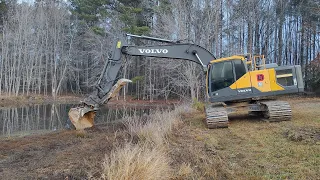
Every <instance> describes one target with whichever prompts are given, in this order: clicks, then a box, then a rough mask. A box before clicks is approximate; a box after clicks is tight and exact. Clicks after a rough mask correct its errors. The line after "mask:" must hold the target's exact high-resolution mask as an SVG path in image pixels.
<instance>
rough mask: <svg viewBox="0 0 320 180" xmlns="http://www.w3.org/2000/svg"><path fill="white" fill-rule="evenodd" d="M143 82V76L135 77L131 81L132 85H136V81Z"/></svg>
mask: <svg viewBox="0 0 320 180" xmlns="http://www.w3.org/2000/svg"><path fill="white" fill-rule="evenodd" d="M143 80H144V76H136V77H134V78H132V79H131V81H132V83H133V84H135V83H137V82H138V81H140V82H141V81H143Z"/></svg>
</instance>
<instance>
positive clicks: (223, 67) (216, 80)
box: [208, 61, 237, 102]
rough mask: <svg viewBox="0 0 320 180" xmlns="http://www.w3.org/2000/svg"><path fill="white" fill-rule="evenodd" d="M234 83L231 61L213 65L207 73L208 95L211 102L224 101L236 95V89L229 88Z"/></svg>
mask: <svg viewBox="0 0 320 180" xmlns="http://www.w3.org/2000/svg"><path fill="white" fill-rule="evenodd" d="M234 83H235V76H234V70H233V63H232V61H222V62H217V63H213V64H212V65H211V66H210V73H209V89H208V90H209V94H210V97H211V98H210V101H211V102H220V101H222V102H223V101H225V99H228V98H231V97H232V96H236V95H237V90H236V89H231V88H230V86H231V85H232V84H234Z"/></svg>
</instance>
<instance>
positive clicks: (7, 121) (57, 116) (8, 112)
mask: <svg viewBox="0 0 320 180" xmlns="http://www.w3.org/2000/svg"><path fill="white" fill-rule="evenodd" d="M71 107H75V105H72V104H46V105H33V106H26V107H18V108H2V109H0V119H1V120H0V127H2V129H1V130H0V136H7V137H9V136H25V135H30V134H37V133H45V132H50V131H55V130H60V129H65V128H70V127H72V125H71V123H70V120H69V119H68V111H69V109H70V108H71ZM157 108H158V109H159V107H153V108H150V107H125V106H124V107H118V108H106V107H104V108H102V109H101V110H100V111H98V113H97V115H96V118H95V123H96V124H100V123H109V122H113V121H116V120H119V119H121V118H123V117H125V116H133V115H136V116H142V115H143V114H149V113H150V111H152V110H155V109H157ZM162 108H167V107H162Z"/></svg>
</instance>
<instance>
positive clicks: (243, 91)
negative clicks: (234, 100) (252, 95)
mask: <svg viewBox="0 0 320 180" xmlns="http://www.w3.org/2000/svg"><path fill="white" fill-rule="evenodd" d="M238 92H239V93H246V92H251V89H238Z"/></svg>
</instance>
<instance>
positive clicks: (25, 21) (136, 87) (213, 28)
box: [0, 0, 320, 100]
mask: <svg viewBox="0 0 320 180" xmlns="http://www.w3.org/2000/svg"><path fill="white" fill-rule="evenodd" d="M0 33H1V35H0V92H1V93H2V95H8V96H12V95H14V96H17V95H31V94H39V95H50V96H54V97H56V96H58V95H62V94H69V93H73V94H86V93H88V92H90V91H92V88H93V86H94V84H95V81H96V79H97V78H98V77H99V74H100V73H101V70H102V67H103V64H104V62H105V61H106V60H107V58H108V56H109V54H110V53H111V49H112V46H114V44H115V37H120V38H124V34H125V33H132V34H138V35H141V34H143V35H149V36H155V37H161V38H167V39H173V40H181V41H182V42H191V43H195V44H198V45H201V46H203V47H205V48H207V49H208V50H209V51H211V52H212V53H213V54H214V55H215V56H216V57H224V56H229V55H233V54H244V53H252V54H264V55H265V56H266V58H267V62H268V63H271V62H275V63H278V64H279V65H290V64H300V65H301V66H302V68H303V73H304V77H305V83H306V87H307V88H308V89H309V90H312V91H316V90H319V86H320V85H319V84H320V70H319V62H320V60H319V59H320V55H319V53H320V50H319V49H320V2H319V1H318V0H288V1H278V0H179V1H174V0H161V1H160V0H69V1H63V0H36V1H35V2H34V3H33V4H30V3H18V2H17V1H14V0H0ZM127 41H128V43H134V44H140V45H143V44H150V42H148V41H143V40H136V39H131V40H127ZM124 58H125V59H126V63H125V64H124V68H123V70H122V74H121V76H123V77H126V78H129V79H132V80H133V83H132V84H131V85H129V86H128V87H127V88H126V89H125V91H124V95H125V94H129V95H132V96H135V98H138V99H149V100H153V99H159V98H162V99H163V98H165V99H168V98H172V97H174V98H187V99H190V97H191V98H201V97H203V96H204V94H203V92H204V87H203V86H204V82H203V73H202V72H201V70H200V68H199V67H198V65H196V64H193V63H191V62H185V61H181V60H179V61H177V60H167V59H157V60H156V59H154V58H141V57H139V58H137V57H124Z"/></svg>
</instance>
